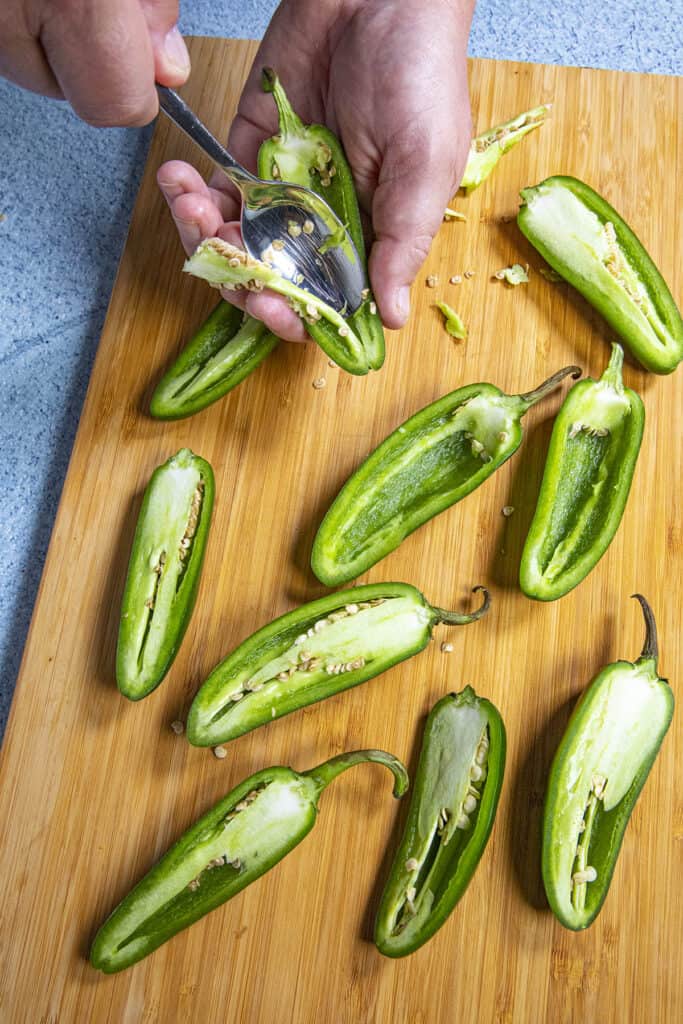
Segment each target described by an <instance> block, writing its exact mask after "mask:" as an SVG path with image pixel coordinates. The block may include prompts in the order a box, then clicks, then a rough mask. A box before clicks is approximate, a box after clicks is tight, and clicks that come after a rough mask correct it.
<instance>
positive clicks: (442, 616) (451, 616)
mask: <svg viewBox="0 0 683 1024" xmlns="http://www.w3.org/2000/svg"><path fill="white" fill-rule="evenodd" d="M478 590H481V592H482V593H483V595H484V600H483V602H482V604H481V605H480V607H479V608H477V610H476V611H474V612H470V613H469V614H468V615H461V614H460V613H459V612H449V611H448V610H447V609H446V608H432V611H433V612H434V615H435V616H436V621H437V623H439V622H442V623H443V624H444V625H446V626H466V625H467V624H468V623H469V622H476V621H477V619H480V618H481V617H482V615H486V613H487V611H488V610H489V608H490V607H491V595H490V594H489V592H488V590H487V589H486V587H481V586H479V587H472V593H473V594H476V593H477V591H478Z"/></svg>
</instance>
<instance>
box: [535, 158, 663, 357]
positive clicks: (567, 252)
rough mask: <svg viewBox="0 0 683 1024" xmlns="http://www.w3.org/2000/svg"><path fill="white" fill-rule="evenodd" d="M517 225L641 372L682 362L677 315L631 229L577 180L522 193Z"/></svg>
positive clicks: (561, 180)
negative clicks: (598, 315)
mask: <svg viewBox="0 0 683 1024" xmlns="http://www.w3.org/2000/svg"><path fill="white" fill-rule="evenodd" d="M521 195H522V200H523V204H522V207H521V209H520V211H519V214H518V216H517V223H518V224H519V227H520V228H521V230H522V232H523V233H524V234H525V235H526V237H527V238H528V239H529V241H530V242H531V244H532V245H533V246H534V247H535V248H536V249H538V251H539V252H540V254H541V256H542V257H543V258H544V259H545V260H547V262H548V263H549V264H550V266H551V267H552V268H553V270H555V271H556V272H557V273H558V274H561V276H562V277H563V278H565V280H567V281H569V283H570V284H571V285H573V286H574V288H576V290H577V291H579V292H580V293H581V294H582V295H583V297H584V299H586V300H587V301H588V302H590V304H591V305H592V306H594V307H595V308H596V309H597V311H598V312H599V313H601V314H602V316H603V317H604V318H605V320H606V321H607V323H608V324H609V325H610V327H611V328H612V330H613V331H615V333H616V334H617V335H618V336H619V337H620V338H621V340H622V341H623V342H624V344H625V345H627V346H628V348H630V350H631V351H632V352H633V355H634V356H635V357H636V359H638V360H639V361H640V362H641V363H642V364H643V366H644V367H646V368H647V369H648V370H652V371H653V372H654V373H671V371H672V370H675V369H676V367H677V366H678V364H679V363H680V361H681V359H683V318H682V317H681V314H680V312H679V310H678V308H677V306H676V303H675V302H674V299H673V296H672V295H671V292H670V291H669V289H668V287H667V284H666V282H665V280H664V278H663V277H662V275H661V274H660V272H659V270H658V269H657V267H656V266H655V264H654V262H653V261H652V259H651V257H650V256H649V255H648V253H647V251H646V250H645V248H644V246H643V245H642V244H641V243H640V242H639V240H638V239H637V238H636V236H635V235H634V233H633V231H632V230H631V228H630V227H629V226H628V224H627V223H626V221H625V220H623V219H622V218H621V217H620V216H619V214H618V213H617V211H616V210H615V209H614V208H613V207H612V206H610V204H609V203H608V202H607V201H606V200H605V199H603V198H602V196H600V195H598V193H597V192H594V191H593V189H592V188H590V187H589V186H588V185H586V184H584V182H582V181H579V180H578V179H577V178H569V177H562V176H558V177H553V178H546V180H545V181H542V182H541V183H540V184H539V185H535V186H534V187H533V188H525V189H523V190H522V193H521Z"/></svg>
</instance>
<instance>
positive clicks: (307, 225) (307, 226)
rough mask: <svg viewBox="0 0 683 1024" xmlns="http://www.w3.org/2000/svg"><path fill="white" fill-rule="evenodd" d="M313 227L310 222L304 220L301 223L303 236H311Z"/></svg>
mask: <svg viewBox="0 0 683 1024" xmlns="http://www.w3.org/2000/svg"><path fill="white" fill-rule="evenodd" d="M314 227H315V225H314V223H313V221H312V220H308V219H306V220H305V221H304V223H303V232H304V234H305V235H311V234H313V228H314Z"/></svg>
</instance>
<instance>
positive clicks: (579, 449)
mask: <svg viewBox="0 0 683 1024" xmlns="http://www.w3.org/2000/svg"><path fill="white" fill-rule="evenodd" d="M623 358H624V354H623V350H622V349H621V347H620V346H619V345H616V344H614V345H613V346H612V357H611V359H610V361H609V365H608V366H607V369H606V370H605V372H604V373H603V375H602V377H601V378H600V379H599V380H597V381H595V380H592V379H591V378H590V377H588V378H586V380H582V381H579V383H578V384H575V385H574V387H573V388H572V389H571V390H570V391H569V393H568V395H567V397H566V398H565V400H564V402H563V404H562V407H561V409H560V411H559V413H558V414H557V418H556V420H555V423H554V424H553V432H552V435H551V438H550V447H549V448H548V456H547V458H546V464H545V470H544V473H543V481H542V483H541V490H540V492H539V495H538V503H537V505H536V511H535V513H534V518H533V520H532V522H531V526H530V527H529V533H528V536H527V539H526V542H525V545H524V550H523V552H522V560H521V565H520V584H521V587H522V590H523V591H524V593H525V594H526V595H527V596H528V597H534V598H536V599H537V600H539V601H554V600H555V599H556V598H558V597H562V595H563V594H566V593H567V592H568V591H569V590H571V589H572V588H573V587H575V586H576V585H577V584H578V583H580V582H581V581H582V580H583V579H584V578H585V577H586V576H587V575H588V573H589V572H590V571H591V569H592V568H593V567H594V566H595V564H596V563H597V562H598V561H599V559H600V558H602V556H603V554H604V553H605V551H606V550H607V547H608V546H609V544H610V542H611V540H612V538H613V537H614V534H615V533H616V531H617V528H618V526H619V523H620V522H621V518H622V515H623V513H624V508H625V506H626V500H627V498H628V495H629V491H630V489H631V481H632V480H633V473H634V470H635V466H636V460H637V458H638V452H639V451H640V443H641V440H642V437H643V428H644V424H645V410H644V407H643V403H642V401H641V399H640V397H639V396H638V395H637V394H636V393H635V391H632V390H631V389H630V388H626V387H624V384H623V381H622V376H621V367H622V363H623Z"/></svg>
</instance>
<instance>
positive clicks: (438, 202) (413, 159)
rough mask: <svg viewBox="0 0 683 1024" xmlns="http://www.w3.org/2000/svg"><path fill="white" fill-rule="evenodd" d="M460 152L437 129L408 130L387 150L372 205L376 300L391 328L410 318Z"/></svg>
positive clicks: (372, 275)
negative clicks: (412, 289)
mask: <svg viewBox="0 0 683 1024" xmlns="http://www.w3.org/2000/svg"><path fill="white" fill-rule="evenodd" d="M459 150H460V146H459V145H458V144H457V143H453V144H452V145H449V143H448V141H445V140H444V135H443V132H441V131H436V130H435V128H434V126H428V127H426V129H425V128H422V127H421V128H419V129H417V130H415V131H404V132H402V133H401V134H400V135H398V136H397V137H396V138H394V139H393V140H392V142H391V143H390V145H389V146H388V148H387V151H386V153H385V156H384V160H383V163H382V167H381V170H380V174H379V182H378V185H377V189H376V191H375V195H374V198H373V202H372V223H373V227H374V230H375V242H374V244H373V246H372V249H371V251H370V259H369V270H370V280H371V281H372V287H373V292H374V295H375V300H376V302H377V305H378V307H379V311H380V314H381V316H382V320H383V321H384V323H385V324H386V326H387V327H390V328H399V327H402V326H403V324H404V323H405V321H406V320H407V318H408V313H409V311H410V285H411V284H412V282H413V280H414V279H415V276H416V275H417V273H418V271H419V269H420V267H421V266H422V264H423V263H424V261H425V259H426V257H427V254H428V252H429V249H430V246H431V244H432V239H433V238H434V235H435V234H436V232H437V231H438V229H439V226H440V225H441V222H442V220H443V211H444V209H445V207H446V205H447V204H448V200H449V199H450V197H451V196H452V194H453V192H454V191H455V187H456V185H457V181H458V174H459V171H460V162H461V155H460V152H459Z"/></svg>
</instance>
